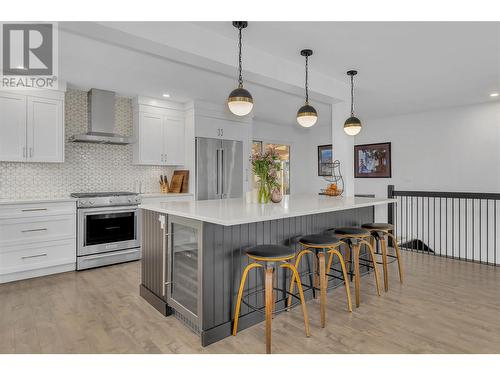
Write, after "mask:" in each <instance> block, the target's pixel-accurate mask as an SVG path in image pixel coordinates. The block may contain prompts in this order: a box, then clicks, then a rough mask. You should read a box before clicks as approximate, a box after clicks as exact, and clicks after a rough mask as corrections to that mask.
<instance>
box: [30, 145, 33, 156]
mask: <svg viewBox="0 0 500 375" xmlns="http://www.w3.org/2000/svg"><path fill="white" fill-rule="evenodd" d="M32 157H33V148H32V147H30V158H32Z"/></svg>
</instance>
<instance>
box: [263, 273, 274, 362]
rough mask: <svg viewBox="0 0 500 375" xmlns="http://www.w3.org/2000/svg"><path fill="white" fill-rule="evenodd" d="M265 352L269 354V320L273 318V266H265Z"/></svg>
mask: <svg viewBox="0 0 500 375" xmlns="http://www.w3.org/2000/svg"><path fill="white" fill-rule="evenodd" d="M265 285H266V291H265V299H266V353H267V354H271V328H272V327H271V322H272V318H273V303H274V300H273V268H272V267H269V268H266V277H265Z"/></svg>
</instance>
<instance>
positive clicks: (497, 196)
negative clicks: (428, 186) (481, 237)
mask: <svg viewBox="0 0 500 375" xmlns="http://www.w3.org/2000/svg"><path fill="white" fill-rule="evenodd" d="M392 195H393V197H430V198H432V197H433V198H461V199H492V200H500V193H473V192H459V191H457V192H453V191H411V190H393V191H392Z"/></svg>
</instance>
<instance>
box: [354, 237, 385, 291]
mask: <svg viewBox="0 0 500 375" xmlns="http://www.w3.org/2000/svg"><path fill="white" fill-rule="evenodd" d="M362 244H364V245H366V247H367V248H368V251H369V252H370V255H371V257H372V264H373V271H374V274H375V284H377V294H378V295H379V296H380V281H379V280H380V276H379V273H378V267H377V260H376V259H375V252H374V251H373V248H372V245H370V243H369V242H368V241H365V240H361V241H359V243H358V268H359V246H361V245H362Z"/></svg>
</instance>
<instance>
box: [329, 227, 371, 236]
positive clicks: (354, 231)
mask: <svg viewBox="0 0 500 375" xmlns="http://www.w3.org/2000/svg"><path fill="white" fill-rule="evenodd" d="M333 234H334V235H336V236H339V237H351V236H352V237H367V236H369V235H370V231H369V230H368V229H364V228H359V227H342V228H337V229H334V230H333Z"/></svg>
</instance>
